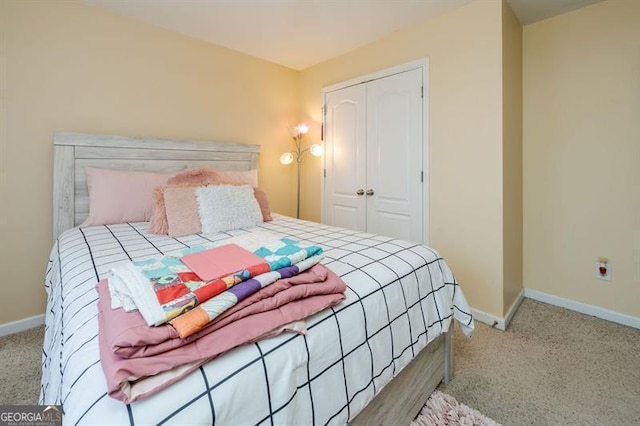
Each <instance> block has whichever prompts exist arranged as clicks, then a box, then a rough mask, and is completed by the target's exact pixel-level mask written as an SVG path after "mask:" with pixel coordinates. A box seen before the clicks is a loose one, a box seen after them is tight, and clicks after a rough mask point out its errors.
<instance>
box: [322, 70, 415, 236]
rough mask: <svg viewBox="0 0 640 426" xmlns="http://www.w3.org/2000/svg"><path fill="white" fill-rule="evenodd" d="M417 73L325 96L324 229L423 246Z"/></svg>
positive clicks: (407, 72) (376, 81)
mask: <svg viewBox="0 0 640 426" xmlns="http://www.w3.org/2000/svg"><path fill="white" fill-rule="evenodd" d="M422 96H423V95H422V69H413V70H410V71H405V72H401V73H398V74H394V75H391V76H388V77H383V78H379V79H376V80H372V81H368V82H366V83H361V84H357V85H353V86H350V87H346V88H342V89H339V90H334V91H329V92H326V93H325V108H326V109H325V126H326V128H325V129H326V131H325V182H324V203H323V206H324V215H323V220H324V222H325V223H327V224H330V225H335V226H340V227H344V228H349V229H354V230H357V231H363V232H371V233H375V234H380V235H385V236H389V237H394V238H401V239H404V240H408V241H413V242H418V243H423V242H425V241H424V226H425V217H424V203H423V197H424V186H423V185H426V182H424V173H423V171H424V169H423V158H424V155H423V99H422Z"/></svg>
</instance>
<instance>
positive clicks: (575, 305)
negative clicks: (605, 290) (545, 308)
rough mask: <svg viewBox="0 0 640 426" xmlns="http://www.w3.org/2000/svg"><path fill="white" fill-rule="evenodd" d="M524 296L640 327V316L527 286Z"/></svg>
mask: <svg viewBox="0 0 640 426" xmlns="http://www.w3.org/2000/svg"><path fill="white" fill-rule="evenodd" d="M524 296H525V297H528V298H530V299H533V300H537V301H539V302H544V303H548V304H550V305H554V306H559V307H561V308H566V309H569V310H572V311H576V312H580V313H581V314H586V315H591V316H594V317H598V318H602V319H604V320H607V321H611V322H615V323H618V324H622V325H626V326H629V327H633V328H640V318H638V317H633V316H631V315H626V314H621V313H619V312H615V311H610V310H609V309H604V308H600V307H598V306H593V305H588V304H586V303H582V302H576V301H575V300H571V299H565V298H564V297H559V296H554V295H552V294H548V293H542V292H540V291H536V290H531V289H528V288H527V289H525V290H524Z"/></svg>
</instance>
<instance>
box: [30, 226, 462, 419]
mask: <svg viewBox="0 0 640 426" xmlns="http://www.w3.org/2000/svg"><path fill="white" fill-rule="evenodd" d="M146 227H147V224H146V223H131V224H118V225H109V226H100V227H91V228H84V229H79V228H74V229H72V230H69V231H67V232H65V233H64V234H62V235H61V236H60V238H59V239H58V241H57V243H56V245H54V247H53V250H52V253H51V258H50V260H49V265H48V268H47V275H46V283H45V286H46V289H47V292H48V307H47V318H46V334H45V342H44V347H43V357H42V360H43V361H42V367H43V377H42V385H41V396H40V403H43V404H62V405H63V410H64V416H65V417H64V419H65V424H92V423H96V424H104V423H118V424H149V423H154V424H163V423H171V424H212V423H219V424H230V423H231V424H262V425H273V424H314V425H315V424H318V425H324V424H344V423H346V422H348V421H349V420H350V419H353V418H354V417H355V416H356V415H357V414H358V413H359V412H360V411H361V410H362V409H363V408H364V406H365V405H366V404H367V403H368V402H369V401H371V399H372V398H373V396H374V395H375V394H376V393H377V392H378V391H379V390H380V389H381V388H382V387H383V386H384V385H385V384H386V383H387V382H389V381H390V380H391V379H392V378H393V377H395V376H396V375H397V374H398V373H399V372H400V371H401V370H402V368H403V367H404V366H406V365H407V364H408V363H409V362H410V361H411V359H413V357H414V356H415V355H416V354H417V353H418V352H419V351H420V350H421V349H422V348H424V347H425V346H426V345H427V343H428V342H430V341H432V340H433V339H435V338H436V337H438V336H439V335H440V334H441V333H442V332H444V331H446V330H448V329H449V326H450V324H451V321H452V319H454V318H455V319H457V320H458V321H459V322H460V323H461V325H463V326H464V327H472V319H471V316H470V314H469V312H470V311H469V307H468V305H467V303H466V300H465V299H464V296H463V295H462V292H461V289H460V288H459V287H458V285H457V283H456V281H455V278H454V276H453V274H452V273H451V271H450V269H449V268H448V266H447V264H446V263H445V262H444V261H443V260H442V259H441V258H440V256H439V255H438V253H437V252H435V251H434V250H432V249H429V248H427V247H425V246H421V245H416V244H411V243H407V242H404V241H401V240H396V239H391V238H386V237H380V236H375V235H372V234H363V233H358V232H355V231H348V230H345V229H341V228H334V227H329V226H325V225H320V224H316V223H312V222H305V221H300V220H296V219H291V218H287V217H284V216H276V220H274V221H273V222H269V223H265V224H263V225H261V226H259V227H256V228H251V229H246V230H237V231H232V232H228V233H222V234H217V235H214V236H212V235H202V234H199V235H192V236H188V237H184V238H169V237H167V236H158V235H150V234H147V233H146ZM265 229H266V230H269V231H272V232H276V233H279V234H282V235H283V236H289V237H291V238H294V239H298V240H301V241H306V242H310V243H313V244H317V245H320V246H322V247H323V248H324V249H325V253H326V256H325V259H324V260H323V263H324V264H325V265H326V266H327V267H328V268H330V269H331V270H333V271H334V272H335V273H336V274H338V275H339V276H340V277H341V278H342V279H343V280H344V281H345V282H346V284H347V287H348V288H347V294H346V296H347V298H346V300H345V301H343V302H342V303H341V304H339V305H337V306H335V307H333V308H331V309H327V310H325V311H323V312H320V313H318V314H316V315H314V316H312V317H311V318H309V319H307V328H308V332H307V334H306V335H293V334H288V333H285V334H282V335H280V336H278V337H275V338H271V339H266V340H262V341H260V342H258V343H254V344H248V345H243V346H241V347H238V348H236V349H234V350H232V351H230V352H228V353H226V354H225V355H223V356H221V357H219V358H217V359H215V360H213V361H211V362H209V363H208V364H205V365H204V366H202V367H201V368H200V369H199V370H197V371H195V372H193V373H192V374H190V375H189V376H187V377H186V378H184V379H183V380H181V381H180V382H178V383H176V384H174V385H172V386H170V387H169V388H167V389H165V390H163V391H161V392H160V393H158V394H156V395H153V396H151V397H150V398H148V399H145V400H142V401H140V402H136V403H133V404H129V405H126V404H123V403H121V402H119V401H116V400H114V399H111V398H110V397H109V396H108V395H107V393H106V381H105V378H104V374H103V371H102V368H101V366H100V358H99V350H98V339H97V331H98V326H97V306H96V302H97V292H96V290H95V285H96V283H97V281H98V280H99V278H102V277H105V276H106V274H107V272H108V271H109V269H110V268H111V267H112V266H114V265H116V264H119V263H122V262H127V261H130V260H132V259H141V258H144V257H150V256H158V255H161V254H165V253H168V252H171V251H174V250H179V249H182V248H185V247H190V246H193V245H197V244H202V243H204V242H211V241H218V240H222V239H227V238H230V237H232V236H237V235H242V234H245V233H248V232H252V231H256V230H265Z"/></svg>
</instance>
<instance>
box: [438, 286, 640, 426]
mask: <svg viewBox="0 0 640 426" xmlns="http://www.w3.org/2000/svg"><path fill="white" fill-rule="evenodd" d="M455 339H456V342H455V350H456V357H455V361H454V362H455V372H454V379H453V380H452V381H451V382H450V383H449V384H448V385H443V384H441V385H440V387H439V390H441V391H442V392H446V393H448V394H450V395H452V396H453V397H455V398H456V399H457V400H458V401H460V402H462V403H464V404H467V405H468V406H470V407H473V408H475V409H476V410H479V411H480V412H481V413H483V414H484V415H486V416H488V417H490V418H492V419H494V420H495V421H497V422H499V423H502V424H503V425H505V426H508V425H518V426H520V425H536V426H544V425H554V426H555V425H581V426H582V425H625V426H626V425H640V330H638V329H634V328H631V327H626V326H623V325H619V324H615V323H612V322H609V321H604V320H601V319H598V318H595V317H591V316H587V315H583V314H579V313H577V312H573V311H569V310H566V309H562V308H558V307H555V306H551V305H547V304H545V303H541V302H537V301H534V300H531V299H525V300H524V301H523V303H522V305H521V306H520V309H519V310H518V312H517V313H516V315H515V316H514V318H513V320H512V322H511V324H510V326H509V328H508V329H507V331H505V332H503V331H500V330H495V329H492V328H491V327H489V326H487V325H485V324H482V323H479V322H476V331H475V333H474V335H473V337H472V338H471V339H470V340H467V339H465V338H464V336H463V335H462V334H461V333H460V332H459V330H458V327H456V334H455Z"/></svg>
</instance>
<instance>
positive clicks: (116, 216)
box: [80, 167, 171, 227]
mask: <svg viewBox="0 0 640 426" xmlns="http://www.w3.org/2000/svg"><path fill="white" fill-rule="evenodd" d="M85 174H86V177H87V189H88V192H89V216H88V217H87V219H86V220H85V221H84V222H83V223H82V225H80V226H81V227H86V226H97V225H111V224H114V223H124V222H146V221H148V220H149V219H150V218H151V216H152V214H153V211H154V203H153V191H154V188H156V187H158V186H160V185H164V184H165V182H167V180H168V179H169V178H170V177H171V174H170V173H151V172H139V171H128V170H108V169H98V168H94V167H87V168H85Z"/></svg>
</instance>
